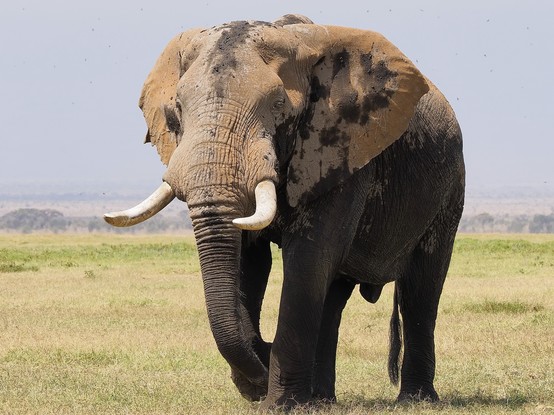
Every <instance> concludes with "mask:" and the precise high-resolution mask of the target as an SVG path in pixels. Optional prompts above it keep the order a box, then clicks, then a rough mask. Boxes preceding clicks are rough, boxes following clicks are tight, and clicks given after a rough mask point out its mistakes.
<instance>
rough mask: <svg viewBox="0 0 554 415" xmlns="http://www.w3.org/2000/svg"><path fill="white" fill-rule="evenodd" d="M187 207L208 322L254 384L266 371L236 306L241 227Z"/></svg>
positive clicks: (227, 353)
mask: <svg viewBox="0 0 554 415" xmlns="http://www.w3.org/2000/svg"><path fill="white" fill-rule="evenodd" d="M200 210H202V209H201V208H195V207H191V218H192V219H193V225H194V233H195V237H196V243H197V247H198V255H199V258H200V267H201V271H202V279H203V282H204V292H205V296H206V306H207V309H208V318H209V321H210V326H211V329H212V332H213V335H214V338H215V341H216V344H217V347H218V349H219V351H220V353H221V354H222V356H223V357H224V358H225V359H226V360H227V362H228V363H229V364H230V365H231V366H233V367H234V368H236V369H237V370H239V371H240V372H241V373H242V374H243V375H244V376H246V377H247V378H248V379H249V381H250V382H252V383H253V384H255V385H258V386H262V387H264V388H265V387H267V379H268V372H267V369H266V367H265V366H264V365H263V363H262V362H261V360H260V359H259V357H258V356H257V354H256V353H255V351H254V349H253V345H252V344H250V342H249V340H248V336H247V335H246V334H245V330H244V326H243V322H242V320H241V315H240V307H239V295H240V293H239V272H240V254H241V231H240V230H239V229H237V228H236V227H235V226H234V225H233V224H232V222H231V220H228V219H224V218H221V217H214V216H211V215H206V214H205V212H204V213H202V212H199V211H200Z"/></svg>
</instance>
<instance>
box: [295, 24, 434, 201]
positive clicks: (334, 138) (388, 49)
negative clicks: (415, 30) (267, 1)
mask: <svg viewBox="0 0 554 415" xmlns="http://www.w3.org/2000/svg"><path fill="white" fill-rule="evenodd" d="M288 28H289V29H288V30H290V31H293V32H295V35H296V36H297V37H299V38H301V39H302V40H303V41H304V42H305V43H306V44H307V45H308V46H309V47H310V48H311V49H312V50H314V51H316V57H317V59H316V60H315V61H314V63H313V65H312V66H311V70H312V73H311V75H310V76H311V90H310V95H309V98H308V101H309V103H308V109H307V111H306V113H305V115H304V119H303V120H302V123H301V126H300V129H299V134H298V137H297V143H296V148H295V150H294V153H293V156H292V159H291V162H290V165H289V172H288V182H287V196H288V200H289V203H290V204H291V206H295V205H297V204H298V203H302V202H305V201H309V200H313V199H315V198H316V197H318V196H320V195H321V194H322V193H325V192H326V191H328V190H330V189H331V188H333V187H335V186H337V185H338V184H340V183H342V182H343V181H345V180H346V179H348V177H350V176H351V175H352V174H353V173H355V172H356V171H357V170H359V169H361V168H362V167H363V166H365V165H366V164H367V163H368V162H369V161H370V160H371V159H373V158H374V157H376V156H377V155H379V154H380V153H381V152H382V151H383V150H384V149H386V148H387V147H388V146H389V145H391V144H392V143H393V142H394V141H395V140H397V139H398V138H400V136H401V135H402V134H403V133H404V132H405V131H406V129H407V127H408V123H409V122H410V119H411V118H412V116H413V114H414V111H415V107H416V105H417V103H418V102H419V100H420V98H421V97H422V96H423V95H424V94H425V93H426V92H427V91H428V90H429V86H428V84H427V82H426V80H425V78H424V76H423V75H422V74H421V73H420V72H419V70H418V69H417V68H416V67H415V66H414V64H413V63H412V62H410V60H408V58H406V57H405V56H404V55H403V54H402V52H400V51H399V50H398V49H397V48H396V47H395V46H394V45H392V44H391V43H390V42H389V41H388V40H386V39H385V38H384V37H383V36H381V35H380V34H378V33H375V32H369V31H364V30H356V29H347V28H341V27H333V26H318V25H292V26H288Z"/></svg>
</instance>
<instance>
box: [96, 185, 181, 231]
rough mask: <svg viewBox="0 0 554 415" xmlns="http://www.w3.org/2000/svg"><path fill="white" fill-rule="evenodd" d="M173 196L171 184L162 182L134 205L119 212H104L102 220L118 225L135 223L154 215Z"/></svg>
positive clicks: (123, 225)
mask: <svg viewBox="0 0 554 415" xmlns="http://www.w3.org/2000/svg"><path fill="white" fill-rule="evenodd" d="M174 198H175V193H174V192H173V189H172V188H171V186H170V185H169V184H167V183H166V182H163V183H162V184H161V185H160V187H158V188H157V189H156V191H155V192H154V193H152V194H151V195H150V196H148V198H146V199H145V200H144V201H142V202H141V203H139V204H138V205H136V206H135V207H132V208H131V209H127V210H122V211H121V212H110V213H106V214H105V215H104V220H105V221H106V222H108V223H109V224H110V225H113V226H118V227H125V226H132V225H136V224H137V223H141V222H144V221H145V220H146V219H149V218H151V217H152V216H154V215H155V214H156V213H158V212H159V211H160V210H162V209H163V208H164V207H166V206H167V205H168V204H169V202H171V201H172V200H173V199H174Z"/></svg>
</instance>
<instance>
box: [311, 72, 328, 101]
mask: <svg viewBox="0 0 554 415" xmlns="http://www.w3.org/2000/svg"><path fill="white" fill-rule="evenodd" d="M328 96H329V87H327V85H323V84H321V82H320V81H319V78H318V77H317V76H314V77H313V78H312V83H311V86H310V102H318V101H319V100H320V99H326V98H327V97H328Z"/></svg>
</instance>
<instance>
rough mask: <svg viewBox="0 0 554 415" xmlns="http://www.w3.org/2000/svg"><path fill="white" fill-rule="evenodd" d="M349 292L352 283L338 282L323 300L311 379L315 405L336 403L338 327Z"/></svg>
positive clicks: (339, 280) (332, 285) (333, 284)
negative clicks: (320, 402)
mask: <svg viewBox="0 0 554 415" xmlns="http://www.w3.org/2000/svg"><path fill="white" fill-rule="evenodd" d="M353 289H354V284H353V283H351V282H349V281H347V280H346V279H344V278H340V279H338V280H336V281H334V282H333V283H332V284H331V287H330V288H329V292H328V293H327V297H326V298H325V305H324V307H323V317H322V321H321V328H320V331H319V338H318V342H317V350H316V359H315V366H314V377H313V397H314V399H315V400H318V401H325V402H335V401H336V396H335V363H336V357H337V341H338V336H339V326H340V321H341V317H342V310H343V309H344V307H345V305H346V302H347V301H348V299H349V298H350V295H351V294H352V290H353Z"/></svg>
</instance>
